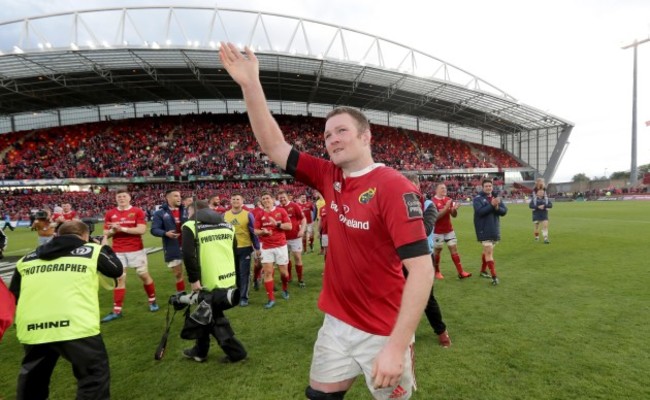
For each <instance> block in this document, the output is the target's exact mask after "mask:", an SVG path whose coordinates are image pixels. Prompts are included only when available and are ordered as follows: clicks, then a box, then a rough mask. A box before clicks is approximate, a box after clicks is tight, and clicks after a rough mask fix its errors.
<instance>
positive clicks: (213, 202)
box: [208, 196, 227, 214]
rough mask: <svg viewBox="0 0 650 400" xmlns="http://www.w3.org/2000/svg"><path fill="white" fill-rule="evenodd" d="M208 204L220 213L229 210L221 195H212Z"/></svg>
mask: <svg viewBox="0 0 650 400" xmlns="http://www.w3.org/2000/svg"><path fill="white" fill-rule="evenodd" d="M208 204H209V205H210V208H211V209H213V210H214V211H216V212H218V213H219V214H223V213H225V212H226V211H227V210H226V207H224V206H222V205H221V198H220V197H219V196H212V197H210V201H209V202H208Z"/></svg>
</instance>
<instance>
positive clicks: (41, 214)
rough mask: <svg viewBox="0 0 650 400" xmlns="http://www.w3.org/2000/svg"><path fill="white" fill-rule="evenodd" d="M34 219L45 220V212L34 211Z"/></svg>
mask: <svg viewBox="0 0 650 400" xmlns="http://www.w3.org/2000/svg"><path fill="white" fill-rule="evenodd" d="M35 216H36V219H47V212H46V211H44V210H39V211H36V215H35Z"/></svg>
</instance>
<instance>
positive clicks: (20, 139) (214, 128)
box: [0, 114, 520, 180]
mask: <svg viewBox="0 0 650 400" xmlns="http://www.w3.org/2000/svg"><path fill="white" fill-rule="evenodd" d="M278 121H279V123H280V125H281V127H282V129H283V130H284V132H287V140H289V141H291V142H292V143H294V144H295V145H296V146H297V147H298V148H299V149H301V150H305V151H308V152H310V153H312V154H313V153H320V154H322V155H323V156H325V150H324V149H323V146H322V142H323V138H322V132H321V130H322V125H323V123H322V121H321V120H320V119H316V118H307V117H291V116H280V117H278ZM372 130H373V151H374V153H375V160H376V161H377V162H383V163H385V164H387V165H390V166H392V167H395V168H397V169H401V170H432V169H452V168H478V167H497V166H500V167H513V166H520V164H519V162H518V161H517V160H515V159H514V158H513V157H512V156H511V155H509V154H507V153H505V152H503V151H501V150H499V149H494V148H490V147H487V146H481V145H474V144H472V145H470V144H468V143H466V142H462V141H459V140H455V139H450V138H447V137H443V136H437V135H430V134H424V133H420V132H414V131H408V130H403V129H399V128H392V127H386V126H378V125H376V126H373V127H372ZM2 152H6V154H5V155H4V157H2V159H1V160H0V179H7V180H17V179H56V178H71V177H77V178H101V177H137V176H145V177H157V176H158V177H159V176H176V177H182V176H188V175H198V176H206V175H222V176H224V178H226V179H228V178H231V177H232V176H234V175H242V174H247V175H252V174H269V173H276V172H279V171H278V168H277V167H276V166H275V165H273V164H272V163H271V162H270V161H269V160H268V159H267V158H266V156H265V155H264V154H262V153H261V152H260V150H259V147H258V146H257V144H256V142H255V140H254V137H253V135H252V133H251V131H250V126H249V124H248V123H247V121H246V117H245V116H243V115H238V114H234V115H225V116H224V115H222V116H218V117H217V116H213V115H209V114H204V115H189V116H183V117H157V118H143V119H136V120H127V121H107V122H100V123H94V124H82V125H74V126H63V127H57V128H51V129H43V130H38V131H33V132H22V133H16V134H12V135H11V140H8V138H7V137H3V140H2V141H0V153H2Z"/></svg>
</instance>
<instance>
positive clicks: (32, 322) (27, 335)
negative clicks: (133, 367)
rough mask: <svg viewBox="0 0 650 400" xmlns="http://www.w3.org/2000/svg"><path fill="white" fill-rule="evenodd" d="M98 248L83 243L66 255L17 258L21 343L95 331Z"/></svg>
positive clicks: (63, 338) (34, 255) (49, 340)
mask: <svg viewBox="0 0 650 400" xmlns="http://www.w3.org/2000/svg"><path fill="white" fill-rule="evenodd" d="M100 250H101V246H100V245H98V244H95V243H87V244H85V245H83V246H80V247H77V248H76V249H74V250H72V251H71V252H70V254H69V255H67V256H64V257H59V258H57V259H55V260H50V261H46V260H41V259H39V258H38V257H37V256H36V253H30V254H28V255H26V256H25V257H23V258H22V259H20V260H19V261H18V263H17V264H16V269H17V271H18V273H19V274H20V278H21V285H20V297H19V298H18V306H17V308H16V331H17V336H18V340H19V341H20V342H21V343H24V344H40V343H49V342H59V341H62V340H72V339H80V338H85V337H90V336H95V335H98V334H99V300H98V295H97V290H98V286H99V283H98V279H97V259H98V258H99V252H100Z"/></svg>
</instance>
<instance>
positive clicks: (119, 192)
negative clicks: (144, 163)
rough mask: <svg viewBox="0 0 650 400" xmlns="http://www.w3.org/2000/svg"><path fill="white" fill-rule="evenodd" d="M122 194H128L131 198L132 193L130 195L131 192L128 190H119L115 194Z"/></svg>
mask: <svg viewBox="0 0 650 400" xmlns="http://www.w3.org/2000/svg"><path fill="white" fill-rule="evenodd" d="M122 193H126V194H128V195H129V196H131V193H129V191H128V190H126V189H119V190H118V191H117V192H115V194H116V195H118V194H122Z"/></svg>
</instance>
